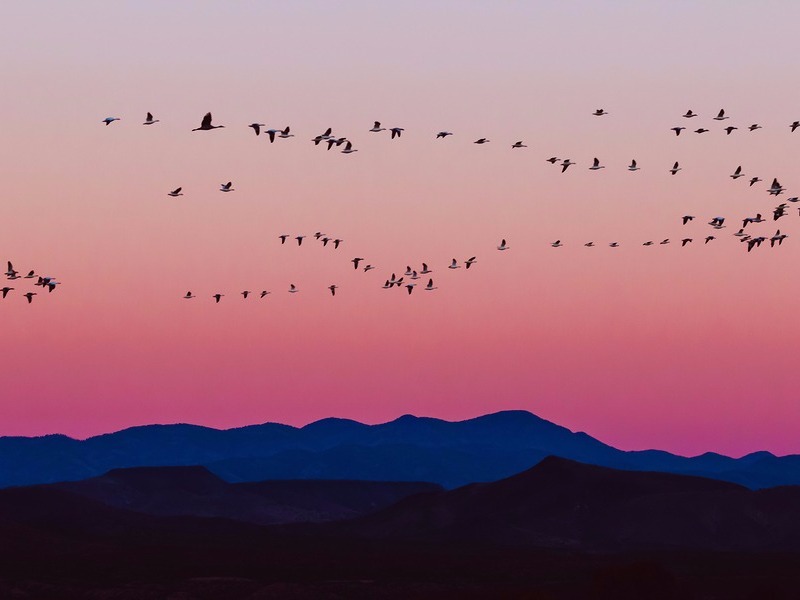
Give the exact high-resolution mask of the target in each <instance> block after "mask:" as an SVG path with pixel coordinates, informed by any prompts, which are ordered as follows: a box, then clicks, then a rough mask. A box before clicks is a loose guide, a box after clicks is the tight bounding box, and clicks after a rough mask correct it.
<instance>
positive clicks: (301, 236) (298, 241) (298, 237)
mask: <svg viewBox="0 0 800 600" xmlns="http://www.w3.org/2000/svg"><path fill="white" fill-rule="evenodd" d="M305 237H306V236H304V235H298V236H295V238H294V239H296V240H297V245H298V246H302V245H303V240H304V239H305Z"/></svg>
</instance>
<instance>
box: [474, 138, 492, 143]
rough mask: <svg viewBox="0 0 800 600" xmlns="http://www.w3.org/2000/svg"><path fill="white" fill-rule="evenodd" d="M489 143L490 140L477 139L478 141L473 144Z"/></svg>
mask: <svg viewBox="0 0 800 600" xmlns="http://www.w3.org/2000/svg"><path fill="white" fill-rule="evenodd" d="M488 142H489V140H487V139H486V138H480V139H477V140H475V141H474V142H472V143H473V144H486V143H488Z"/></svg>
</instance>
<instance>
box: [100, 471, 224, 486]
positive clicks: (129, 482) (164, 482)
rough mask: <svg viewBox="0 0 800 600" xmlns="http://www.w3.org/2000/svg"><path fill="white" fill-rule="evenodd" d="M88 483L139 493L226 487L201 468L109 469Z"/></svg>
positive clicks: (214, 476) (222, 482) (209, 472)
mask: <svg viewBox="0 0 800 600" xmlns="http://www.w3.org/2000/svg"><path fill="white" fill-rule="evenodd" d="M89 481H94V482H96V483H103V484H116V485H124V486H127V487H131V488H135V489H137V490H139V491H151V490H157V491H165V490H169V489H181V490H184V491H199V492H206V491H208V490H211V489H216V488H220V487H225V486H227V485H229V484H228V483H226V482H225V481H223V480H222V479H220V478H219V477H217V476H216V475H214V474H213V473H212V472H211V471H209V470H208V469H206V468H205V467H202V466H186V467H131V468H126V469H111V470H110V471H108V472H107V473H105V474H104V475H100V476H99V477H95V478H93V479H91V480H89Z"/></svg>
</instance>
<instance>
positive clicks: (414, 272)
mask: <svg viewBox="0 0 800 600" xmlns="http://www.w3.org/2000/svg"><path fill="white" fill-rule="evenodd" d="M409 279H414V280H416V279H419V273H417V272H416V271H411V276H410V277H409Z"/></svg>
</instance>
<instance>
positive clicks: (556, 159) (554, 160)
mask: <svg viewBox="0 0 800 600" xmlns="http://www.w3.org/2000/svg"><path fill="white" fill-rule="evenodd" d="M547 162H549V163H550V164H551V165H554V164H556V163H557V162H558V157H556V156H551V157H550V158H548V159H547Z"/></svg>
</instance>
